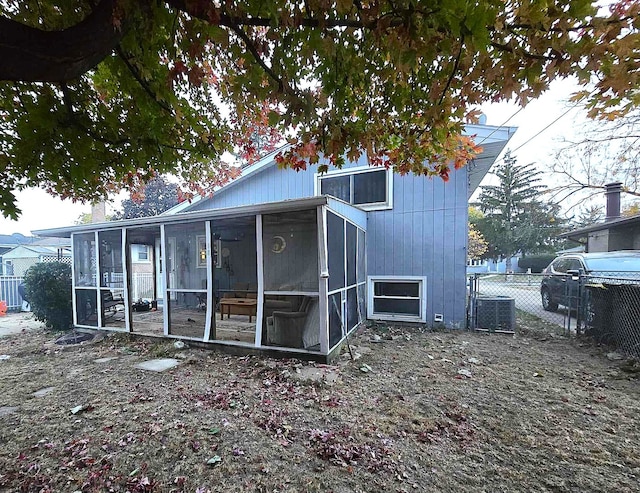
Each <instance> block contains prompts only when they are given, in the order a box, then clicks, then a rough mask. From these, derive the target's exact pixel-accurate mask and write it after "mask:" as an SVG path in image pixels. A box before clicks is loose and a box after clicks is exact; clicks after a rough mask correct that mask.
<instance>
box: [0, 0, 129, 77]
mask: <svg viewBox="0 0 640 493" xmlns="http://www.w3.org/2000/svg"><path fill="white" fill-rule="evenodd" d="M115 1H116V0H101V1H100V3H99V4H98V5H97V6H96V8H95V9H94V10H93V11H92V12H91V13H90V14H89V15H88V16H87V17H86V18H85V19H84V20H82V21H81V22H79V23H78V24H75V25H74V26H72V27H69V28H67V29H63V30H61V31H44V30H42V29H39V28H36V27H30V26H26V25H24V24H21V23H19V22H17V21H14V20H13V19H10V18H8V17H4V16H0V60H2V64H0V80H9V81H23V82H61V81H66V80H71V79H75V78H78V77H80V76H81V75H82V74H84V73H86V72H87V71H89V70H91V69H92V68H93V67H95V66H96V65H97V64H98V63H100V61H102V60H103V59H104V58H106V57H107V56H109V54H110V53H111V52H112V51H113V49H114V48H115V47H116V46H117V44H118V43H119V42H120V39H121V38H122V36H123V34H124V29H119V28H118V27H116V23H115V21H114V15H113V13H114V6H115Z"/></svg>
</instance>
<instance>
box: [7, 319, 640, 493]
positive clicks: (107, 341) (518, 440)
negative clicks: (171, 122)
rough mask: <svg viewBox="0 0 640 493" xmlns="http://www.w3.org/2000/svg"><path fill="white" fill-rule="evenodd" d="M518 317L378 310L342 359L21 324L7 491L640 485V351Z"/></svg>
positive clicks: (15, 343)
mask: <svg viewBox="0 0 640 493" xmlns="http://www.w3.org/2000/svg"><path fill="white" fill-rule="evenodd" d="M519 327H520V330H519V333H517V334H516V335H515V336H511V335H499V334H485V333H469V332H461V331H460V332H430V331H420V330H419V329H416V328H407V327H393V328H390V327H386V326H382V325H379V326H375V327H368V328H366V329H363V330H361V331H360V332H359V333H358V334H357V335H356V336H355V337H354V338H352V341H351V342H352V345H353V346H354V352H355V353H357V354H355V356H359V358H358V359H356V360H355V361H351V359H350V358H349V355H348V353H345V354H344V355H343V357H342V358H341V359H340V361H339V362H337V363H336V365H334V366H324V365H318V364H314V363H308V362H300V361H298V360H293V359H291V360H275V359H269V358H263V357H255V356H252V357H237V356H230V355H227V354H223V353H220V352H216V351H207V350H200V349H192V348H185V349H181V350H178V349H176V348H175V347H174V345H173V342H172V341H171V342H153V341H151V342H150V341H148V340H145V341H142V340H139V339H130V338H129V337H127V336H123V335H118V336H110V337H106V338H104V339H103V340H101V341H97V342H93V343H90V344H82V345H74V346H67V347H63V346H57V345H54V344H52V343H51V341H52V340H53V339H54V338H55V335H53V334H51V333H46V332H44V331H42V330H35V331H30V332H27V333H24V334H21V335H12V336H8V337H5V338H2V339H0V355H4V356H0V491H2V492H5V491H6V492H17V491H25V492H48V491H60V492H76V491H81V492H85V491H86V492H103V491H118V492H124V491H130V492H199V493H205V492H214V491H215V492H235V491H252V492H253V491H256V492H303V491H305V492H306V491H310V492H314V491H318V492H319V491H322V492H339V493H351V492H353V493H355V492H378V491H379V492H409V491H427V492H431V491H433V492H442V491H455V492H483V491H486V492H503V491H504V492H514V491H527V492H531V491H536V492H542V491H549V492H588V491H593V492H607V491H610V492H617V493H619V492H637V491H639V490H640V419H639V418H638V416H640V392H639V382H638V380H636V377H637V375H638V373H637V372H636V370H637V369H638V367H637V366H636V365H635V364H634V363H633V362H628V361H625V360H624V359H617V356H616V355H614V354H608V355H607V350H606V349H603V348H598V347H594V346H592V345H590V344H588V343H587V342H585V341H576V340H569V339H565V338H563V337H560V336H557V335H549V334H547V333H546V332H545V331H546V329H547V328H546V327H544V326H541V325H540V323H539V322H536V321H534V320H533V319H529V320H522V319H520V320H519ZM376 336H379V338H380V339H379V340H378V337H376ZM7 356H8V358H7ZM158 357H176V358H177V359H179V360H180V361H181V364H180V365H179V366H177V367H175V368H173V369H170V370H167V371H165V372H162V373H156V372H151V371H145V370H141V369H138V368H135V366H134V365H135V364H137V363H139V362H142V361H145V360H148V359H152V358H158ZM101 358H114V359H111V360H108V361H105V360H103V359H101ZM96 360H99V361H98V362H96ZM318 376H321V377H323V378H321V379H319V380H318V379H317V377H318ZM38 391H40V392H39V393H38V394H37V395H34V393H36V392H38ZM72 410H73V411H72Z"/></svg>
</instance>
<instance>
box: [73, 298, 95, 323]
mask: <svg viewBox="0 0 640 493" xmlns="http://www.w3.org/2000/svg"><path fill="white" fill-rule="evenodd" d="M97 298H98V297H97V295H96V290H95V289H76V314H77V320H78V325H88V326H90V327H97V326H98V300H97Z"/></svg>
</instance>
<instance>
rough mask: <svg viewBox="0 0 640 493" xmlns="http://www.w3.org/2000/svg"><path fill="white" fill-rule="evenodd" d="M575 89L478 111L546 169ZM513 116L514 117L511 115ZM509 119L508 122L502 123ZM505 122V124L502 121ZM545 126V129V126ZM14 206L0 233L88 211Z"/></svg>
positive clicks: (59, 205) (70, 220) (54, 205)
mask: <svg viewBox="0 0 640 493" xmlns="http://www.w3.org/2000/svg"><path fill="white" fill-rule="evenodd" d="M575 90H576V86H575V84H574V83H573V82H572V81H557V82H555V83H554V84H553V85H552V88H551V90H550V91H549V92H547V93H546V94H545V95H543V96H542V97H541V98H539V99H538V100H535V101H532V102H531V103H529V105H527V106H526V107H525V108H524V109H522V110H521V111H519V112H518V109H519V108H518V106H516V105H514V104H508V103H500V104H485V105H483V106H482V111H483V112H484V114H485V115H486V116H487V124H489V125H502V124H506V125H509V126H515V127H518V131H517V132H516V133H515V135H514V136H513V137H512V139H511V141H510V143H509V145H508V148H509V149H511V150H512V151H514V152H512V154H513V155H514V156H515V157H516V158H517V160H518V163H520V164H528V163H532V162H535V163H536V164H537V165H538V166H539V167H540V169H543V170H544V169H548V168H549V166H550V163H551V159H552V156H553V154H554V149H557V148H559V147H561V146H562V143H561V139H562V138H563V137H567V138H570V137H571V136H572V135H574V132H575V130H576V129H580V127H581V125H582V123H583V122H584V121H585V120H586V118H585V117H584V115H583V113H582V112H581V111H580V110H578V109H575V108H574V109H570V110H569V111H568V112H567V110H568V109H569V108H570V106H571V104H569V103H567V100H568V97H569V96H570V94H571V93H572V92H573V91H575ZM514 115H515V116H514ZM509 118H511V119H510V120H509V121H508V122H506V121H507V120H508V119H509ZM505 122H506V123H505ZM547 127H548V128H547ZM123 198H126V194H125V195H123V194H121V196H120V197H119V198H118V199H117V200H115V201H114V202H113V203H112V204H111V206H109V205H108V206H107V214H109V212H110V211H109V207H111V208H112V209H113V208H120V201H121V200H122V199H123ZM18 207H19V208H20V209H21V210H22V215H21V217H20V219H19V220H18V221H10V220H9V219H6V218H4V217H2V216H0V234H12V233H22V234H24V235H29V234H31V231H33V230H38V229H47V228H54V227H59V226H69V225H72V224H74V223H75V221H76V220H77V219H78V217H79V216H80V215H81V214H82V213H84V212H90V210H91V206H90V205H89V204H84V205H83V204H80V203H75V204H74V203H73V202H71V201H70V200H64V201H63V200H61V199H58V198H55V197H52V196H51V195H49V194H47V193H46V192H44V191H43V190H40V189H30V190H25V191H23V192H20V193H19V194H18Z"/></svg>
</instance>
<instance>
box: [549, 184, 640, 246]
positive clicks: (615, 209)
mask: <svg viewBox="0 0 640 493" xmlns="http://www.w3.org/2000/svg"><path fill="white" fill-rule="evenodd" d="M605 189H606V191H605V196H606V199H607V206H606V219H605V222H603V223H598V224H594V225H591V226H587V227H585V228H579V229H575V230H573V231H569V232H567V233H563V234H561V235H560V237H561V238H568V239H570V240H572V241H575V242H577V243H580V244H581V245H582V246H583V247H584V251H585V252H589V253H592V252H614V251H617V250H640V215H636V216H631V217H620V192H621V190H622V184H621V183H609V184H607V185H605Z"/></svg>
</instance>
